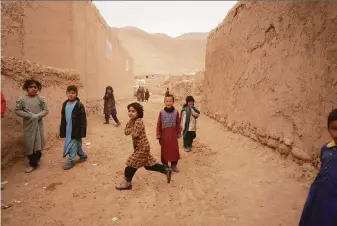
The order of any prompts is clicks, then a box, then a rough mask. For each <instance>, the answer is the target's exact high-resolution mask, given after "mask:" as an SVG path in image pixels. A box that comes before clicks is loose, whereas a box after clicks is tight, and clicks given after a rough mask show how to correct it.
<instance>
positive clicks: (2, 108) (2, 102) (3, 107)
mask: <svg viewBox="0 0 337 226" xmlns="http://www.w3.org/2000/svg"><path fill="white" fill-rule="evenodd" d="M5 111H6V99H5V97H4V95H3V94H2V92H1V118H3V117H4V115H5Z"/></svg>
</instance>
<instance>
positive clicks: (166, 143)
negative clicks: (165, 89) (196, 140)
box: [157, 94, 181, 173]
mask: <svg viewBox="0 0 337 226" xmlns="http://www.w3.org/2000/svg"><path fill="white" fill-rule="evenodd" d="M173 104H174V97H173V96H172V95H170V94H169V95H167V96H166V97H165V105H166V107H165V108H164V110H162V111H160V113H159V117H158V122H157V139H158V140H159V143H160V145H161V161H162V163H163V164H164V165H166V166H168V162H171V168H172V169H173V171H174V172H176V173H178V172H179V170H178V168H177V164H178V160H179V158H180V155H179V146H178V139H179V138H180V137H181V129H180V119H179V112H178V111H177V110H176V109H175V108H174V107H173Z"/></svg>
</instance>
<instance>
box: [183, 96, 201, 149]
mask: <svg viewBox="0 0 337 226" xmlns="http://www.w3.org/2000/svg"><path fill="white" fill-rule="evenodd" d="M199 114H200V111H199V109H198V108H197V107H195V106H194V98H193V97H192V96H188V97H186V103H185V105H184V107H183V109H182V110H181V129H182V131H183V138H184V148H185V151H186V152H190V151H191V148H192V144H193V140H194V139H195V138H196V131H197V118H198V117H199Z"/></svg>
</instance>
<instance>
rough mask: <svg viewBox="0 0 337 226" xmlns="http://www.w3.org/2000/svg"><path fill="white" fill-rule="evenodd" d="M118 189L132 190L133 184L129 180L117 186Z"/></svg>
mask: <svg viewBox="0 0 337 226" xmlns="http://www.w3.org/2000/svg"><path fill="white" fill-rule="evenodd" d="M116 189H117V190H120V191H123V190H131V189H132V184H131V183H128V182H126V181H125V182H123V183H122V184H121V185H118V186H116Z"/></svg>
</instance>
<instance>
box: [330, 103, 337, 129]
mask: <svg viewBox="0 0 337 226" xmlns="http://www.w3.org/2000/svg"><path fill="white" fill-rule="evenodd" d="M333 121H337V108H336V109H334V110H332V111H331V112H330V114H329V116H328V129H330V123H332V122H333Z"/></svg>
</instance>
